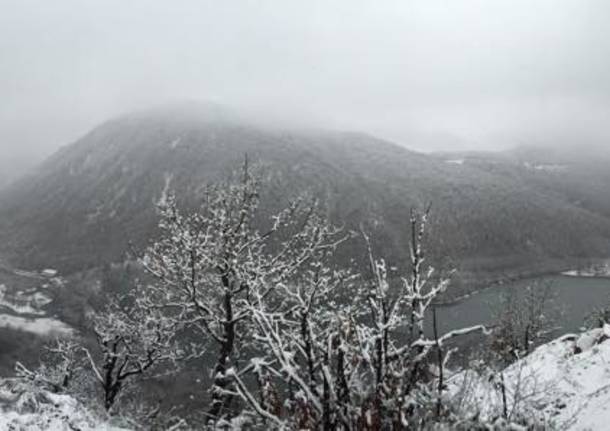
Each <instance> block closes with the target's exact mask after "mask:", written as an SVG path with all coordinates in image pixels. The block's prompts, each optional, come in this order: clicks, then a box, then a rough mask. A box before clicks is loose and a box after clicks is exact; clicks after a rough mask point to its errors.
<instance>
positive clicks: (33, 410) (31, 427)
mask: <svg viewBox="0 0 610 431" xmlns="http://www.w3.org/2000/svg"><path fill="white" fill-rule="evenodd" d="M0 430H15V431H17V430H28V431H43V430H48V431H70V430H81V431H94V430H100V431H127V429H126V428H119V427H117V426H114V425H112V424H111V423H110V422H108V421H107V420H105V419H104V418H101V417H97V416H96V415H94V414H92V413H91V412H89V411H88V410H87V409H86V408H85V407H84V406H83V405H82V404H81V403H79V402H78V401H77V400H76V399H74V398H73V397H71V396H69V395H60V394H52V393H50V392H47V391H43V390H40V389H35V388H31V387H29V386H27V385H24V384H23V383H21V382H19V381H18V380H17V379H5V380H3V381H1V382H0Z"/></svg>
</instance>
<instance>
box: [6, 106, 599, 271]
mask: <svg viewBox="0 0 610 431" xmlns="http://www.w3.org/2000/svg"><path fill="white" fill-rule="evenodd" d="M246 154H247V155H248V157H249V159H250V160H251V161H253V162H258V163H260V164H262V165H263V167H264V171H265V176H266V180H267V181H268V183H269V184H270V186H269V187H268V189H267V190H266V192H265V195H264V196H262V205H263V209H264V211H263V213H264V214H271V213H272V212H273V211H275V210H277V208H279V207H281V206H282V205H284V204H285V203H286V202H288V200H289V199H290V198H291V197H294V195H295V194H296V192H297V191H299V190H303V189H309V190H310V191H311V192H312V193H313V194H315V195H317V196H318V197H319V198H320V199H321V200H322V202H323V203H324V204H325V205H326V207H327V209H328V213H329V215H330V217H331V219H332V220H334V221H335V222H337V223H340V224H344V225H345V226H346V228H347V229H352V230H359V226H360V224H361V223H365V224H367V225H368V226H369V227H370V228H375V235H374V238H375V242H376V246H377V247H378V249H379V250H380V253H381V254H383V255H385V256H388V258H389V259H390V261H391V263H392V264H393V265H398V266H400V265H401V264H402V263H403V262H404V261H405V260H406V258H407V250H408V248H407V247H406V246H405V245H406V244H407V241H408V237H409V233H408V229H406V226H407V220H406V219H405V217H406V216H407V215H408V214H409V211H410V210H411V209H412V208H422V207H424V206H426V205H428V204H431V205H432V206H433V208H434V211H433V212H432V214H433V220H432V222H431V226H432V227H431V229H432V230H433V232H434V234H433V235H431V236H430V237H431V238H439V240H437V241H436V242H434V241H433V242H432V244H430V249H431V253H432V255H433V256H434V259H437V260H442V261H443V263H444V264H443V266H447V265H445V264H447V263H448V264H449V266H452V267H456V268H458V269H459V270H461V274H462V276H463V280H464V281H466V282H468V280H469V279H470V276H471V275H473V274H476V275H478V282H479V283H484V282H487V281H488V280H490V279H493V278H497V277H499V276H502V275H514V274H518V273H520V272H525V271H544V270H547V269H550V268H558V267H561V266H562V265H565V264H566V262H570V263H571V264H573V263H574V261H576V260H578V259H580V258H589V257H600V256H605V255H607V253H608V250H609V249H610V219H609V218H608V215H610V206H609V205H610V204H608V202H610V200H609V199H604V198H603V197H604V196H605V195H604V193H607V191H605V189H604V187H603V185H604V184H605V182H604V181H605V180H604V178H605V177H603V175H605V172H600V173H599V174H598V173H596V172H595V171H591V170H580V171H575V173H574V174H573V173H572V168H571V167H564V165H563V164H561V163H559V162H552V161H550V162H544V163H543V162H541V161H539V160H531V161H527V157H529V155H528V154H526V153H524V152H522V153H519V154H518V153H515V154H511V155H494V154H491V155H480V154H479V155H469V156H464V155H442V156H439V155H424V154H420V153H416V152H412V151H409V150H407V149H405V148H403V147H400V146H398V145H395V144H393V143H391V142H387V141H383V140H380V139H376V138H374V137H371V136H368V135H364V134H359V133H350V132H330V131H312V130H281V129H270V128H266V127H262V126H258V125H255V124H252V123H249V122H248V121H246V120H243V119H241V118H239V117H238V116H237V115H235V114H233V113H231V112H230V111H227V110H226V109H224V108H222V107H218V106H213V105H202V106H190V105H188V106H184V105H178V106H172V107H166V108H162V109H156V110H152V111H146V112H140V113H135V114H132V115H128V116H124V117H121V118H117V119H114V120H111V121H108V122H107V123H105V124H102V125H101V126H99V127H97V128H96V129H94V130H92V131H91V132H90V133H88V134H87V135H86V136H84V137H82V138H81V139H79V140H78V141H77V142H75V143H73V144H70V145H67V146H65V147H63V148H62V149H61V150H60V151H58V152H57V153H56V154H55V155H53V156H52V157H51V158H50V159H48V160H47V161H46V162H45V163H43V164H42V165H41V166H39V168H38V169H37V170H35V171H34V172H32V173H31V174H30V175H29V176H28V177H26V178H24V179H22V180H21V181H19V182H17V183H16V184H13V185H12V186H11V187H9V188H7V189H6V190H4V191H3V192H2V193H0V251H1V253H2V254H3V255H4V256H5V257H7V258H9V259H10V260H11V261H13V262H14V263H15V264H17V265H19V266H23V267H30V268H32V267H33V268H41V267H48V266H51V267H58V268H59V269H61V270H62V271H64V272H66V271H68V272H69V271H73V270H79V269H82V268H85V267H93V266H98V265H101V264H103V263H105V262H109V261H120V260H122V259H124V257H125V252H126V251H127V250H128V248H129V243H130V242H132V243H133V244H134V245H135V246H139V247H141V246H143V245H144V244H145V243H146V242H147V241H148V240H149V239H150V238H151V237H154V235H155V232H156V228H155V226H156V222H157V214H156V209H155V204H156V202H158V201H159V199H160V198H161V197H162V196H164V194H165V193H167V192H168V191H170V190H172V191H175V192H176V194H177V196H178V197H179V201H180V202H179V203H180V204H181V205H183V206H188V207H195V206H197V205H199V204H200V199H201V196H202V191H203V190H204V187H205V185H206V184H207V183H209V182H210V181H213V180H218V179H222V178H226V177H227V176H229V175H230V173H231V172H232V171H233V170H234V169H235V168H236V167H238V166H239V165H240V164H241V162H242V160H243V159H244V156H245V155H246ZM519 157H520V158H519ZM547 165H548V166H547ZM556 165H557V166H559V165H561V166H560V167H556ZM541 166H542V167H541ZM566 170H567V171H566ZM568 173H569V175H568ZM592 178H594V179H597V180H596V181H592ZM584 184H589V185H590V186H589V187H588V188H587V187H585V186H584ZM264 218H265V217H262V219H261V220H260V223H261V225H262V224H264V223H266V222H268V221H266V220H264ZM440 238H442V241H441V240H440ZM358 241H359V240H356V239H354V240H352V247H351V251H354V252H353V253H352V252H350V253H343V254H342V256H339V259H343V260H344V261H346V262H347V261H349V260H350V259H351V258H352V257H353V256H356V260H357V259H358V257H357V256H363V251H361V250H363V247H362V244H361V243H358ZM348 255H349V258H348ZM533 262H535V265H534V264H533ZM437 266H439V265H437Z"/></svg>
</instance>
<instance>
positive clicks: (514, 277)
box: [435, 257, 610, 307]
mask: <svg viewBox="0 0 610 431" xmlns="http://www.w3.org/2000/svg"><path fill="white" fill-rule="evenodd" d="M583 261H584V259H577V260H573V259H570V260H569V262H568V261H563V262H562V263H559V262H557V266H554V265H553V266H554V268H553V269H547V270H544V271H532V270H522V271H520V272H515V273H514V274H511V275H508V276H507V275H504V276H502V277H496V278H495V279H494V278H491V279H489V280H487V281H485V282H482V283H481V284H483V286H481V287H477V288H475V289H473V290H470V291H468V292H467V293H464V294H460V295H457V296H455V297H451V298H448V299H446V300H441V301H438V302H436V303H435V305H436V306H438V307H448V306H452V305H455V304H458V303H460V302H462V301H464V300H466V299H468V298H469V297H471V296H473V295H476V294H479V293H481V292H484V291H486V290H489V289H492V288H496V287H499V286H502V285H505V284H510V283H515V282H519V281H523V280H528V279H537V278H541V277H548V276H562V277H572V278H588V279H595V278H599V279H605V280H610V274H608V275H570V274H567V272H571V271H578V270H574V268H575V267H582V266H581V265H582V263H583ZM586 261H587V262H588V264H589V265H595V264H596V263H599V262H607V261H608V257H599V258H588V259H586ZM592 261H593V262H594V263H591V262H592ZM546 264H548V262H547V263H546ZM449 289H451V285H449Z"/></svg>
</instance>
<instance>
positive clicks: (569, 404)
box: [451, 325, 610, 430]
mask: <svg viewBox="0 0 610 431" xmlns="http://www.w3.org/2000/svg"><path fill="white" fill-rule="evenodd" d="M609 337H610V326H609V325H606V326H605V327H604V328H600V329H593V330H590V331H588V332H585V333H583V334H581V335H566V336H563V337H561V338H559V339H557V340H554V341H552V342H550V343H548V344H545V345H543V346H541V347H539V348H538V349H536V350H535V351H534V352H533V353H532V354H531V355H529V356H528V357H526V358H524V359H522V360H520V361H518V362H516V363H515V364H513V365H511V366H510V367H508V368H507V369H506V370H504V372H503V373H502V374H503V378H504V382H505V388H506V391H505V392H506V399H507V402H506V405H507V413H508V414H509V415H510V416H511V418H512V419H515V420H516V419H518V418H519V417H525V418H530V419H531V418H539V419H540V421H541V422H544V423H546V424H547V425H549V426H550V427H551V428H552V429H566V430H607V429H610V341H608V339H609ZM451 391H452V392H453V393H452V395H453V397H454V399H455V400H456V402H459V403H461V404H462V405H463V406H466V409H470V410H471V411H472V413H473V414H476V413H478V414H480V415H481V416H482V417H484V418H487V419H490V420H492V419H493V418H495V417H498V416H499V415H501V414H502V412H503V402H502V391H501V376H500V375H499V374H497V375H495V376H493V377H492V375H491V374H489V373H484V372H481V373H477V372H475V371H468V372H466V373H461V374H459V375H456V376H454V377H453V379H452V381H451ZM475 405H476V406H478V407H475ZM474 410H477V411H476V412H475V411H474Z"/></svg>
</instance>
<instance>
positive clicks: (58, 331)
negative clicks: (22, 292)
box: [0, 314, 73, 336]
mask: <svg viewBox="0 0 610 431" xmlns="http://www.w3.org/2000/svg"><path fill="white" fill-rule="evenodd" d="M0 327H1V328H11V329H17V330H20V331H26V332H32V333H34V334H37V335H45V336H47V335H49V336H51V335H71V334H72V332H73V329H72V328H71V327H70V326H68V325H66V324H65V323H64V322H62V321H60V320H57V319H53V318H51V317H37V318H29V317H21V316H13V315H10V314H0Z"/></svg>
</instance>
